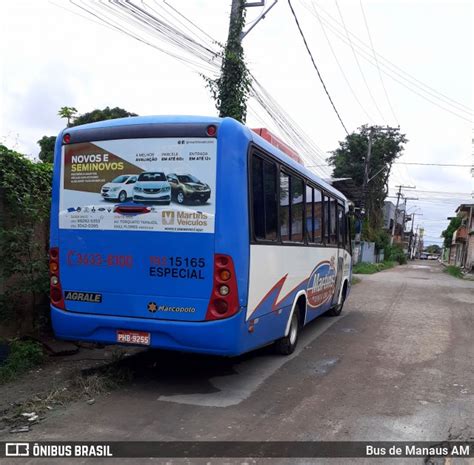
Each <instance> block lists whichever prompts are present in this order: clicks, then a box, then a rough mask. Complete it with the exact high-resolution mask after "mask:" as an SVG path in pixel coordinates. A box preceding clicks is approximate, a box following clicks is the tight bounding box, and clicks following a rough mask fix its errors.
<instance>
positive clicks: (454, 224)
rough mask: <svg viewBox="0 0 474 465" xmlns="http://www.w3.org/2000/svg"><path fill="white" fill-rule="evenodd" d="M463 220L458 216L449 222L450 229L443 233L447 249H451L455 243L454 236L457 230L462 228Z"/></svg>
mask: <svg viewBox="0 0 474 465" xmlns="http://www.w3.org/2000/svg"><path fill="white" fill-rule="evenodd" d="M461 223H462V221H461V218H459V217H458V216H455V217H454V218H451V221H450V222H449V225H448V227H447V228H446V229H445V230H444V231H443V232H442V233H441V236H442V237H444V246H445V247H451V242H452V241H453V234H454V232H455V231H456V229H458V228H459V226H461Z"/></svg>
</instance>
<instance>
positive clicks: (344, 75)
mask: <svg viewBox="0 0 474 465" xmlns="http://www.w3.org/2000/svg"><path fill="white" fill-rule="evenodd" d="M317 18H318V20H319V24H320V25H321V30H322V31H323V34H324V37H325V38H326V42H327V43H328V46H329V49H330V50H331V53H332V55H333V57H334V60H335V62H336V64H337V66H338V68H339V71H340V72H341V74H342V77H343V78H344V80H345V81H346V84H347V87H348V88H349V90H350V91H351V94H352V95H353V97H354V99H355V100H356V102H357V103H358V105H359V106H360V108H361V109H362V111H363V112H364V113H365V115H366V116H367V118H368V119H369V120H370V121H371V122H374V118H372V116H370V115H369V113H368V112H367V110H366V109H365V108H364V106H363V105H362V103H361V101H360V99H359V97H358V96H357V94H356V93H355V91H354V89H353V87H352V85H351V83H350V82H349V79H348V78H347V75H346V73H345V72H344V69H343V67H342V65H341V63H340V61H339V59H338V58H337V55H336V52H335V50H334V47H333V46H332V44H331V41H330V40H329V36H328V34H327V32H326V28H325V27H324V24H323V22H322V21H321V18H320V17H319V15H317Z"/></svg>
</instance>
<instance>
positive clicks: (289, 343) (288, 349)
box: [275, 308, 300, 355]
mask: <svg viewBox="0 0 474 465" xmlns="http://www.w3.org/2000/svg"><path fill="white" fill-rule="evenodd" d="M298 314H299V312H298V308H295V310H294V311H293V315H292V316H291V323H290V329H289V331H288V334H287V335H286V336H284V337H282V338H281V339H278V341H276V342H275V352H276V353H277V354H280V355H290V354H292V353H293V352H294V351H295V349H296V345H297V344H298V336H299V334H300V322H299V317H298Z"/></svg>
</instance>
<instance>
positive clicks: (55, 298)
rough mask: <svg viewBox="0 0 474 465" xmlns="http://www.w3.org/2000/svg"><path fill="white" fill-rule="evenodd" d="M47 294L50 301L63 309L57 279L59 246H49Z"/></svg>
mask: <svg viewBox="0 0 474 465" xmlns="http://www.w3.org/2000/svg"><path fill="white" fill-rule="evenodd" d="M49 296H50V300H51V303H52V304H53V305H54V306H55V307H57V308H61V309H62V310H65V309H66V307H65V305H64V298H63V290H62V288H61V281H60V280H59V248H58V247H51V249H49Z"/></svg>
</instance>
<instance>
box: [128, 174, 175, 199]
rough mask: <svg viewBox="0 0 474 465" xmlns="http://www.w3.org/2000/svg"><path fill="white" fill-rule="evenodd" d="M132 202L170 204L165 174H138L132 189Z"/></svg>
mask: <svg viewBox="0 0 474 465" xmlns="http://www.w3.org/2000/svg"><path fill="white" fill-rule="evenodd" d="M133 201H134V202H154V203H160V204H162V205H169V204H170V202H171V186H170V183H169V182H168V180H167V179H166V176H165V173H163V172H159V171H154V172H151V171H148V172H145V173H142V174H140V176H138V180H137V182H136V183H135V187H134V188H133Z"/></svg>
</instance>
